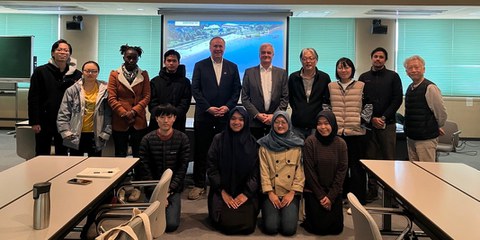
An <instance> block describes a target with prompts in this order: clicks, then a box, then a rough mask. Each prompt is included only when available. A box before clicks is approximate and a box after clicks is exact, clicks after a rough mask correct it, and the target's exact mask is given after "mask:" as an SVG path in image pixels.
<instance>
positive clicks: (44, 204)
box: [33, 182, 52, 229]
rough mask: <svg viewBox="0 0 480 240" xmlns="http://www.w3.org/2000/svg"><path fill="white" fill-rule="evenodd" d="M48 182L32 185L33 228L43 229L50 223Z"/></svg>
mask: <svg viewBox="0 0 480 240" xmlns="http://www.w3.org/2000/svg"><path fill="white" fill-rule="evenodd" d="M51 185H52V184H51V183H50V182H40V183H35V184H34V185H33V200H34V205H33V228H34V229H44V228H47V227H48V225H49V223H50V186H51Z"/></svg>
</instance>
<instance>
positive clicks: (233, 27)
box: [162, 16, 287, 79]
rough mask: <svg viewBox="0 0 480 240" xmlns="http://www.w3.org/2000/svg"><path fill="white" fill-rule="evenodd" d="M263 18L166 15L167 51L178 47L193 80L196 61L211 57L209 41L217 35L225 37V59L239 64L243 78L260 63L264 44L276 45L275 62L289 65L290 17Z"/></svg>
mask: <svg viewBox="0 0 480 240" xmlns="http://www.w3.org/2000/svg"><path fill="white" fill-rule="evenodd" d="M260 17H261V16H256V17H251V16H248V17H247V16H243V17H242V16H230V17H229V19H225V17H223V18H215V17H212V18H210V19H205V16H202V17H195V16H189V17H185V18H181V17H180V18H179V17H175V19H170V18H169V17H168V16H165V22H164V25H165V26H164V40H165V41H164V48H163V52H166V51H167V50H169V49H175V50H176V51H178V52H179V53H180V55H181V59H180V63H181V64H184V65H185V66H186V69H187V77H188V78H189V79H191V78H192V75H193V68H194V66H195V63H196V62H198V61H200V60H202V59H205V58H207V57H209V56H210V50H209V42H210V40H211V39H212V38H213V37H215V36H220V37H222V38H223V39H224V40H225V53H224V58H225V59H228V60H229V61H232V62H234V63H236V64H237V65H238V70H239V72H240V78H243V73H244V72H245V69H247V68H249V67H253V66H257V65H258V64H259V63H260V60H259V48H260V45H261V44H262V43H271V44H272V45H273V47H274V51H275V53H274V54H275V55H274V59H273V65H275V66H278V67H282V68H285V67H286V59H287V58H286V27H287V26H286V17H285V16H283V17H276V18H274V19H269V18H268V17H264V20H259V19H260ZM247 19H248V20H247ZM256 19H258V20H256ZM162 62H163V61H162Z"/></svg>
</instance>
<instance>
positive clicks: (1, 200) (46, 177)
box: [0, 156, 86, 209]
mask: <svg viewBox="0 0 480 240" xmlns="http://www.w3.org/2000/svg"><path fill="white" fill-rule="evenodd" d="M85 159H86V157H66V156H38V157H35V158H32V159H31V160H29V161H26V162H23V163H20V164H18V165H16V166H14V167H11V168H9V169H7V170H5V171H2V172H0V189H2V190H4V191H3V192H2V194H0V209H2V208H3V207H5V206H6V205H7V204H9V203H11V202H12V201H14V200H15V199H17V198H20V197H21V196H23V195H24V194H27V193H29V192H30V191H32V188H33V184H35V183H37V182H46V181H50V180H51V179H53V178H55V177H56V176H58V175H59V174H61V173H63V172H65V171H66V170H68V169H70V168H71V167H73V166H75V165H76V164H78V163H80V162H82V161H83V160H85Z"/></svg>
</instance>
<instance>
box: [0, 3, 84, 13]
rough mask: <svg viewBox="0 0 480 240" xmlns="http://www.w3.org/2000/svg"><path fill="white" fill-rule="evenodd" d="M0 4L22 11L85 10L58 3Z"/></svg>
mask: <svg viewBox="0 0 480 240" xmlns="http://www.w3.org/2000/svg"><path fill="white" fill-rule="evenodd" d="M0 6H2V7H5V8H10V9H15V10H22V11H53V12H78V11H87V9H85V8H81V7H79V6H67V5H65V6H59V5H13V4H12V5H10V4H1V5H0Z"/></svg>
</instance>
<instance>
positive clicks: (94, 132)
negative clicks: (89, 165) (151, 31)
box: [57, 61, 112, 157]
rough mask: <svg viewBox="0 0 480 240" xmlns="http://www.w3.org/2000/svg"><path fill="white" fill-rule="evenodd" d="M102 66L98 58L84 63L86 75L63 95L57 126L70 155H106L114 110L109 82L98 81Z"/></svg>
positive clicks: (83, 68) (83, 69) (84, 73)
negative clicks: (103, 152)
mask: <svg viewBox="0 0 480 240" xmlns="http://www.w3.org/2000/svg"><path fill="white" fill-rule="evenodd" d="M99 71H100V67H99V66H98V63H97V62H95V61H88V62H86V63H85V64H83V66H82V72H83V75H82V78H81V79H80V81H77V82H76V83H75V84H74V85H73V86H71V87H69V88H68V89H67V91H66V92H65V95H63V100H62V104H61V105H60V110H59V111H58V117H57V127H58V132H59V133H60V135H62V138H63V144H64V145H65V146H67V147H69V148H70V155H72V156H83V155H84V154H85V153H87V154H88V156H89V157H92V156H97V157H100V156H102V149H103V148H104V147H105V146H106V144H107V141H108V139H109V138H110V135H111V134H112V110H111V109H110V106H109V105H108V102H107V96H108V93H107V83H106V82H104V81H100V80H97V76H98V73H99Z"/></svg>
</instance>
